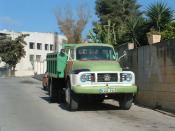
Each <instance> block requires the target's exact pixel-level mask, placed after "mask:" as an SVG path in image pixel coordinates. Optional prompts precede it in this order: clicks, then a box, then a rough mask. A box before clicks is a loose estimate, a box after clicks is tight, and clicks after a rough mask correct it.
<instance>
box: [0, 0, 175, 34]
mask: <svg viewBox="0 0 175 131" xmlns="http://www.w3.org/2000/svg"><path fill="white" fill-rule="evenodd" d="M156 1H163V2H165V3H167V5H168V6H169V7H171V8H172V9H174V10H175V0H138V3H139V4H140V5H142V9H146V7H147V6H148V5H149V4H150V3H154V2H156ZM82 2H83V3H85V4H86V6H88V9H89V14H90V16H91V18H90V20H89V23H88V24H87V26H86V28H85V30H84V32H83V36H84V37H85V36H86V34H87V32H88V31H89V29H91V27H92V22H93V21H96V20H97V17H96V16H95V0H0V30H2V29H8V30H13V31H19V32H20V31H32V32H55V31H56V32H60V31H59V29H58V26H57V22H56V18H55V16H54V10H55V9H57V8H62V7H66V5H67V4H68V3H69V5H70V6H71V7H72V8H74V9H75V8H76V7H77V5H78V3H82Z"/></svg>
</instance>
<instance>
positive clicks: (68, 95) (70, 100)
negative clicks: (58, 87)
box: [65, 80, 79, 111]
mask: <svg viewBox="0 0 175 131" xmlns="http://www.w3.org/2000/svg"><path fill="white" fill-rule="evenodd" d="M65 99H66V103H67V108H68V110H70V111H72V110H77V109H78V106H79V103H78V98H77V95H76V94H75V93H74V92H73V91H72V90H71V84H70V80H68V81H67V83H66V92H65Z"/></svg>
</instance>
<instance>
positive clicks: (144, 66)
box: [121, 40, 175, 113]
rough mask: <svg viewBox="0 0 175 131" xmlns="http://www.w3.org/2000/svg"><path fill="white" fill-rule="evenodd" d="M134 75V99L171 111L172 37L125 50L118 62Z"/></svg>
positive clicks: (174, 81)
mask: <svg viewBox="0 0 175 131" xmlns="http://www.w3.org/2000/svg"><path fill="white" fill-rule="evenodd" d="M121 63H122V65H123V66H129V67H130V69H131V70H132V71H134V72H135V74H136V84H137V85H138V87H139V91H138V94H137V97H136V102H137V103H138V104H139V105H143V106H148V107H151V108H160V109H163V110H167V111H170V112H173V113H175V40H171V41H165V42H161V43H157V44H154V45H148V46H143V47H140V48H137V49H134V50H131V51H128V57H126V58H124V59H123V61H121Z"/></svg>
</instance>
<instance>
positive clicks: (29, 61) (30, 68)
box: [0, 30, 66, 76]
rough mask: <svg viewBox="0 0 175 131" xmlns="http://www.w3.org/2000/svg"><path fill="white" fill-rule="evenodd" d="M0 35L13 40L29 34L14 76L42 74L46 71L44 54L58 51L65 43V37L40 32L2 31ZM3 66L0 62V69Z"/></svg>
mask: <svg viewBox="0 0 175 131" xmlns="http://www.w3.org/2000/svg"><path fill="white" fill-rule="evenodd" d="M0 33H4V34H8V35H9V36H11V37H12V39H15V38H16V37H18V36H19V35H20V34H29V36H27V37H26V38H25V41H26V43H27V45H25V51H26V55H25V57H24V58H22V59H21V61H20V62H19V63H18V64H17V65H16V72H15V75H16V76H25V75H33V74H34V73H37V74H42V73H44V72H45V71H46V54H47V53H50V52H53V51H58V50H59V49H60V48H61V46H62V43H65V41H66V37H65V36H62V35H58V34H57V33H41V32H12V31H7V30H3V31H0ZM2 66H4V63H3V62H0V67H2Z"/></svg>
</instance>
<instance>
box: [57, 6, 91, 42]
mask: <svg viewBox="0 0 175 131" xmlns="http://www.w3.org/2000/svg"><path fill="white" fill-rule="evenodd" d="M55 15H56V19H57V23H58V26H59V28H60V30H61V31H62V32H63V33H64V35H65V36H66V37H67V39H68V43H81V34H82V31H83V30H84V28H85V26H86V24H87V22H88V19H89V13H88V10H87V8H85V7H84V6H83V5H80V6H79V7H78V9H77V11H76V15H77V17H76V18H75V17H73V16H74V13H73V10H72V9H71V8H70V7H69V8H68V7H67V8H65V10H63V12H62V11H61V10H56V12H55Z"/></svg>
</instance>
